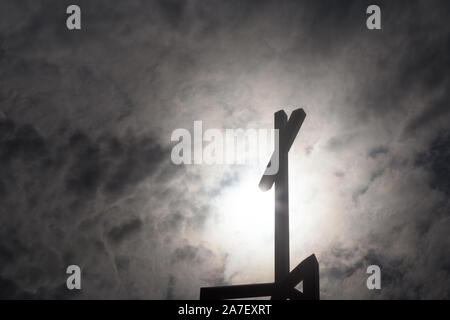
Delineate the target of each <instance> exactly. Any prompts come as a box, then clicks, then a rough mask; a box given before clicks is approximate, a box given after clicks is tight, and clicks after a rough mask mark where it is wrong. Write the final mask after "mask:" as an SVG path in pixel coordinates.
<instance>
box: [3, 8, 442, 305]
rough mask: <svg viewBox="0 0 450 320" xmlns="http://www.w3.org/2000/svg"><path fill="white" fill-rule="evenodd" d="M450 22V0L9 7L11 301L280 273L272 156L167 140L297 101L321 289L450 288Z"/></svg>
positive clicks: (6, 99) (295, 259) (169, 289)
mask: <svg viewBox="0 0 450 320" xmlns="http://www.w3.org/2000/svg"><path fill="white" fill-rule="evenodd" d="M73 3H76V4H78V5H79V6H80V7H81V12H82V29H81V30H79V31H69V30H67V28H66V17H67V15H66V7H67V6H68V5H69V4H73ZM374 3H376V4H378V5H379V6H380V7H381V17H382V30H373V31H371V30H368V29H367V28H366V18H367V14H366V8H367V6H368V5H370V4H374ZM449 16H450V3H449V1H447V0H443V1H323V0H322V1H243V0H242V1H212V0H209V1H206V0H197V1H196V0H192V1H173V0H161V1H137V0H128V1H97V0H96V1H36V0H33V1H14V0H11V1H8V0H2V1H1V2H0V298H46V299H48V298H58V299H79V298H83V299H90V298H95V299H100V298H105V299H111V298H119V299H134V298H137V299H197V298H198V296H199V289H200V287H203V286H213V285H226V284H240V283H257V282H266V281H273V199H272V197H273V191H268V192H266V193H263V192H261V191H260V190H259V189H258V182H259V179H260V176H261V173H262V171H261V170H260V169H261V168H260V167H255V166H249V165H215V166H207V165H196V166H194V165H186V166H177V165H174V164H173V163H172V162H171V158H170V153H171V149H172V147H173V146H174V143H173V142H171V141H170V137H171V133H172V132H173V130H175V129H177V128H186V129H188V130H192V128H193V121H195V120H202V121H203V127H204V129H207V128H219V129H226V128H256V129H259V128H267V129H269V128H272V126H273V113H274V112H276V111H277V110H279V109H285V110H286V112H287V113H288V114H290V112H291V111H292V110H294V109H296V108H298V107H303V108H304V110H305V112H306V113H307V117H306V120H305V122H304V125H303V126H302V129H301V131H300V134H299V136H298V137H297V139H296V141H295V142H294V145H293V147H292V149H291V151H290V167H289V172H290V217H291V225H290V232H291V236H290V240H291V243H290V246H291V267H294V266H295V265H297V264H298V263H299V262H300V261H301V260H303V259H304V258H306V257H307V256H309V255H310V254H312V253H315V254H316V256H317V258H318V261H319V265H320V277H321V281H320V287H321V298H323V299H366V298H367V299H392V298H393V299H400V298H407V299H417V298H420V299H430V298H447V299H448V298H450V256H449V254H448V253H449V246H450V232H449V231H450V215H449V214H450V199H449V195H450V182H449V181H450V168H449V163H450V149H449V146H450V126H449V123H450V107H449V105H448V101H449V92H450V91H449V86H450V76H449V74H450V68H449V65H450V64H449V60H450V58H449V56H450V55H449V51H450V24H449V23H448V17H449ZM70 264H76V265H79V266H80V267H81V269H82V290H81V291H77V290H74V291H69V290H68V289H66V285H65V281H66V277H67V275H66V273H65V271H66V268H67V266H68V265H70ZM372 264H376V265H379V266H380V268H381V274H382V283H381V286H382V288H381V290H373V291H370V290H368V289H367V287H366V279H367V277H368V275H367V274H366V268H367V267H368V266H369V265H372Z"/></svg>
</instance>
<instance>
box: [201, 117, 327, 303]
mask: <svg viewBox="0 0 450 320" xmlns="http://www.w3.org/2000/svg"><path fill="white" fill-rule="evenodd" d="M305 117H306V113H305V111H303V109H296V110H294V111H293V112H292V114H291V116H290V118H289V120H288V119H287V115H286V112H284V110H280V111H278V112H276V113H275V129H277V130H278V132H279V139H275V152H274V153H273V154H272V157H271V160H270V162H269V164H268V165H267V168H266V171H265V172H264V175H263V176H262V178H261V181H260V182H259V187H260V188H261V189H262V190H264V191H266V190H269V189H270V188H272V185H273V184H275V282H273V283H261V284H246V285H233V286H223V287H209V288H201V289H200V299H239V298H250V297H264V296H271V297H272V299H293V300H306V299H307V300H318V299H319V297H320V296H319V264H318V262H317V259H316V257H315V255H314V254H312V255H311V256H309V257H308V258H306V259H305V260H303V261H302V262H301V263H300V264H299V265H298V266H297V267H295V268H294V269H293V270H292V271H290V267H289V183H288V166H289V162H288V154H289V150H290V149H291V146H292V144H293V142H294V140H295V138H296V137H297V134H298V132H299V130H300V127H301V125H302V123H303V121H304V120H305ZM277 140H278V141H277ZM277 160H278V161H277ZM275 161H277V164H278V171H277V172H276V173H275V174H273V168H272V167H271V166H272V165H273V164H274V162H275ZM302 281H303V291H302V292H300V291H298V290H297V289H296V288H295V287H296V286H297V284H299V283H300V282H302Z"/></svg>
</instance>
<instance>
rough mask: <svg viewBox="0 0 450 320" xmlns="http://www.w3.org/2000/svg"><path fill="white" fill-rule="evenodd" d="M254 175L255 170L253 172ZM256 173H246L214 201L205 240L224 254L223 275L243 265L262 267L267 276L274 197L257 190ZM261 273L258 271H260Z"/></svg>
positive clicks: (257, 173) (271, 240) (271, 237)
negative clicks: (214, 212)
mask: <svg viewBox="0 0 450 320" xmlns="http://www.w3.org/2000/svg"><path fill="white" fill-rule="evenodd" d="M255 171H256V170H255ZM259 178H260V173H259V172H253V170H248V171H247V172H245V173H243V175H242V176H241V178H240V179H239V182H237V183H236V184H235V185H232V186H229V187H226V188H225V189H224V190H223V191H222V193H221V195H220V196H218V197H217V199H215V201H214V208H215V211H216V214H215V219H213V225H212V226H211V228H209V229H210V231H209V233H210V234H209V237H210V239H211V240H213V241H214V242H215V244H216V245H218V246H219V247H220V248H221V249H222V250H223V251H224V252H227V254H228V261H227V272H226V273H228V274H233V272H235V271H237V269H238V268H242V262H243V261H244V262H246V263H247V264H250V265H251V264H264V265H265V266H264V268H265V269H267V267H268V268H269V269H268V270H266V271H265V272H264V274H266V275H267V274H270V273H269V272H270V270H271V269H270V268H271V267H272V266H271V265H272V263H271V262H270V261H271V260H272V259H273V236H274V194H273V190H269V191H265V192H263V191H261V190H260V189H259V187H258V183H259ZM267 265H268V266H267ZM261 271H262V270H261Z"/></svg>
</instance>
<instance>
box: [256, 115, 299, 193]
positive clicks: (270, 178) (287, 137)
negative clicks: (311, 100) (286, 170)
mask: <svg viewBox="0 0 450 320" xmlns="http://www.w3.org/2000/svg"><path fill="white" fill-rule="evenodd" d="M278 112H284V111H278ZM305 117H306V113H305V111H304V110H303V109H302V108H300V109H296V110H294V111H293V112H292V113H291V116H290V117H289V120H288V122H287V124H286V128H285V129H284V130H282V132H283V133H280V136H279V140H280V141H281V140H283V141H285V142H286V147H287V148H286V151H287V152H289V150H290V149H291V146H292V144H293V143H294V140H295V138H296V137H297V134H298V131H299V130H300V127H301V126H302V124H303V120H305ZM275 143H277V141H275ZM275 156H276V154H275V152H274V153H273V154H272V157H271V158H270V159H271V160H270V161H269V164H268V165H267V168H266V171H265V172H264V175H263V176H262V178H261V181H260V182H259V188H260V189H261V190H264V191H267V190H269V189H270V188H272V185H273V183H274V182H275V179H276V174H269V172H270V171H269V169H268V168H269V167H270V166H271V163H272V161H273V157H275Z"/></svg>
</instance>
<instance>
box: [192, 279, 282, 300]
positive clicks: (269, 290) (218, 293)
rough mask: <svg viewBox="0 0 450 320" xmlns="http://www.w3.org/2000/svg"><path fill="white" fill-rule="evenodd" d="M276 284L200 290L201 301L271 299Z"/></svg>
mask: <svg viewBox="0 0 450 320" xmlns="http://www.w3.org/2000/svg"><path fill="white" fill-rule="evenodd" d="M274 286H275V284H274V283H258V284H242V285H235V286H224V287H209V288H201V289H200V300H221V299H240V298H251V297H269V296H271V295H272V294H273V292H274Z"/></svg>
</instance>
